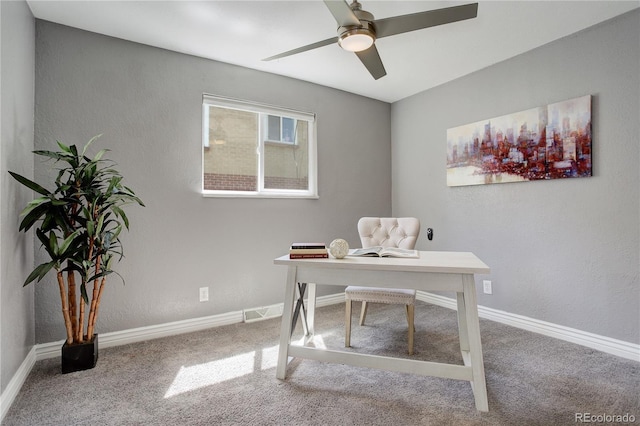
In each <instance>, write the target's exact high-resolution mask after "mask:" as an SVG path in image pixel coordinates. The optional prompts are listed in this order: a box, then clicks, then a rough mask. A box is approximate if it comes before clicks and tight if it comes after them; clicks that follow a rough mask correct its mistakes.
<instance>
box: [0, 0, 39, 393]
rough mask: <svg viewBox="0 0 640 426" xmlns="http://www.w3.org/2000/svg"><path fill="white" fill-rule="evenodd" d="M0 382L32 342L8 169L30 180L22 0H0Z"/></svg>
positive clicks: (26, 262) (25, 243)
mask: <svg viewBox="0 0 640 426" xmlns="http://www.w3.org/2000/svg"><path fill="white" fill-rule="evenodd" d="M0 21H1V25H0V28H1V35H0V45H1V48H0V55H1V56H2V58H1V61H0V63H1V70H0V76H1V77H0V88H1V90H0V98H1V99H0V119H1V120H0V129H1V136H2V139H1V142H0V224H1V225H0V259H1V263H0V316H1V320H0V354H1V355H0V382H1V383H0V384H1V388H0V390H1V391H4V390H5V388H6V386H7V384H8V383H9V381H10V380H11V378H12V377H13V375H14V374H15V372H16V371H17V370H18V367H19V366H20V364H21V363H22V361H24V359H25V357H26V356H27V354H28V352H29V350H30V349H31V347H32V346H33V344H34V312H33V292H34V290H33V286H29V287H28V288H23V287H22V283H23V282H24V279H25V278H26V277H27V275H28V274H29V272H31V270H32V269H33V233H29V234H27V235H25V234H24V233H19V232H18V224H19V218H18V215H19V213H20V210H22V208H23V207H24V206H25V205H26V204H27V203H28V202H29V201H30V200H32V199H33V194H32V192H31V191H29V190H27V189H25V188H24V187H22V186H21V185H20V184H19V183H18V182H17V181H15V180H14V179H13V178H12V177H11V176H10V175H9V173H7V171H8V170H11V171H14V172H16V173H20V174H22V175H24V176H27V177H31V176H33V154H32V153H31V151H32V150H33V102H34V93H33V90H34V88H33V81H34V69H35V65H34V64H35V56H34V46H35V21H34V19H33V15H31V11H30V10H29V7H28V6H27V4H26V3H25V2H22V1H20V2H4V1H3V2H0Z"/></svg>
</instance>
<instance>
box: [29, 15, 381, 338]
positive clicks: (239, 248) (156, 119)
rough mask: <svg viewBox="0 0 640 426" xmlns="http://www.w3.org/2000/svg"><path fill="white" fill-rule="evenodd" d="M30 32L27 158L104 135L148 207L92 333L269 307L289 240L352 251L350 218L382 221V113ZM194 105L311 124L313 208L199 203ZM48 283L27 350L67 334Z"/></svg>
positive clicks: (104, 42) (161, 56) (220, 70)
mask: <svg viewBox="0 0 640 426" xmlns="http://www.w3.org/2000/svg"><path fill="white" fill-rule="evenodd" d="M36 29H37V31H36V129H35V144H36V148H37V149H44V148H48V149H51V148H53V147H55V140H56V139H59V140H61V141H64V142H66V143H80V144H82V143H84V141H87V140H88V139H89V138H91V137H92V136H93V135H95V134H98V133H103V134H104V136H103V137H102V138H101V139H100V140H99V143H98V144H97V147H100V148H102V147H108V148H110V149H112V150H113V152H112V153H111V158H113V159H114V160H116V161H117V162H118V164H119V167H120V170H121V171H122V174H123V175H124V176H125V181H126V183H127V184H128V185H129V186H131V187H132V188H133V189H134V190H135V191H136V193H137V194H138V195H139V196H140V197H141V198H142V199H143V200H144V202H145V203H146V205H147V207H146V208H144V209H143V208H138V207H136V208H133V207H132V208H131V209H129V210H128V211H129V218H130V220H131V232H130V233H129V234H126V235H124V237H123V244H124V250H125V256H126V258H125V259H124V260H123V261H122V262H121V263H120V265H119V266H118V271H119V272H120V273H121V274H122V275H123V276H124V277H125V279H126V285H125V286H123V285H122V283H121V282H120V281H119V280H118V279H117V278H115V277H114V278H113V279H110V284H109V288H108V289H107V291H106V294H105V297H104V299H103V304H102V307H101V308H100V318H99V323H98V327H97V331H98V332H99V333H104V332H109V331H116V330H124V329H130V328H134V327H141V326H147V325H153V324H162V323H166V322H169V321H176V320H183V319H189V318H197V317H202V316H206V315H214V314H220V313H225V312H229V311H234V310H240V309H243V308H252V307H259V306H264V305H269V304H274V303H279V302H281V301H282V297H283V292H284V280H285V277H286V270H285V268H283V267H277V266H274V265H273V259H274V258H275V257H277V256H280V255H282V254H284V253H286V251H287V249H288V245H289V244H290V243H291V242H292V241H309V240H311V241H324V242H326V243H329V242H330V241H331V240H332V239H334V238H337V237H342V238H345V239H347V240H348V241H349V242H350V243H351V244H353V245H356V244H357V243H358V241H359V240H358V236H357V229H356V223H357V220H358V218H359V217H361V216H364V215H388V214H390V213H391V158H390V156H391V141H390V139H391V124H390V109H391V107H390V105H389V104H387V103H383V102H379V101H374V100H371V99H368V98H364V97H360V96H355V95H351V94H348V93H345V92H341V91H337V90H332V89H328V88H324V87H321V86H317V85H313V84H309V83H305V82H302V81H298V80H292V79H289V78H285V77H280V76H276V75H271V74H266V73H261V72H257V71H253V70H249V69H245V68H240V67H236V66H232V65H228V64H222V63H218V62H214V61H208V60H204V59H200V58H195V57H191V56H187V55H182V54H178V53H174V52H169V51H165V50H161V49H156V48H151V47H148V46H143V45H139V44H135V43H130V42H125V41H122V40H118V39H114V38H109V37H104V36H100V35H96V34H93V33H88V32H84V31H81V30H77V29H72V28H68V27H64V26H60V25H56V24H52V23H49V22H44V21H36ZM203 92H206V93H210V94H214V95H220V96H227V97H234V98H238V99H245V100H254V101H257V102H261V103H266V104H272V105H276V106H283V107H288V108H292V109H299V110H301V111H311V112H315V113H316V114H317V122H318V163H319V171H318V183H319V194H320V199H318V200H287V199H260V200H256V199H229V198H203V197H202V196H201V195H200V193H199V191H200V185H201V162H202V144H201V134H202V130H201V125H202V118H201V116H202V113H201V107H202V94H203ZM363 157H364V158H366V161H362V158H363ZM35 167H36V176H37V177H38V178H43V176H44V175H47V174H48V173H50V165H49V164H42V163H36V166H35ZM37 256H38V258H37V259H38V260H41V259H42V256H41V254H39V253H37ZM51 281H52V280H51V277H50V279H49V282H48V283H45V285H41V286H38V287H37V291H36V341H37V342H38V343H41V342H50V341H55V340H59V339H60V338H62V337H63V333H64V329H63V326H62V321H61V315H60V309H59V301H58V296H57V294H56V288H55V286H52V285H50V284H51ZM203 286H209V287H210V291H209V294H210V302H208V303H200V302H198V288H199V287H203ZM324 291H326V292H327V293H325V294H328V293H333V292H335V289H331V288H328V289H325V290H324Z"/></svg>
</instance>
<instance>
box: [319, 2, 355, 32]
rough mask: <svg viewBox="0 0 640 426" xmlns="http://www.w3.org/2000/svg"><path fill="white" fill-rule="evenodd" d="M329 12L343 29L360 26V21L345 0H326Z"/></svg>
mask: <svg viewBox="0 0 640 426" xmlns="http://www.w3.org/2000/svg"><path fill="white" fill-rule="evenodd" d="M324 4H326V5H327V8H328V9H329V12H331V14H332V15H333V17H334V18H336V22H337V23H338V25H339V26H341V27H346V26H360V20H359V19H358V17H357V16H356V15H355V14H354V13H353V10H351V8H350V7H349V5H348V4H347V3H346V2H345V1H344V0H324Z"/></svg>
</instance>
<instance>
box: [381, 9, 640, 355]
mask: <svg viewBox="0 0 640 426" xmlns="http://www.w3.org/2000/svg"><path fill="white" fill-rule="evenodd" d="M639 17H640V12H639V11H637V10H636V11H634V12H631V13H629V14H626V15H623V16H622V17H619V18H617V19H615V20H612V21H609V22H606V23H604V24H601V25H599V26H596V27H593V28H591V29H588V30H585V31H583V32H580V33H578V34H575V35H572V36H570V37H567V38H565V39H562V40H559V41H556V42H553V43H551V44H548V45H546V46H543V47H541V48H539V49H536V50H534V51H531V52H528V53H526V54H523V55H521V56H518V57H516V58H513V59H510V60H507V61H505V62H502V63H499V64H497V65H494V66H491V67H489V68H486V69H483V70H481V71H479V72H476V73H474V74H471V75H468V76H466V77H463V78H460V79H458V80H455V81H453V82H451V83H448V84H445V85H442V86H439V87H436V88H434V89H431V90H428V91H425V92H423V93H420V94H418V95H415V96H413V97H411V98H407V99H404V100H402V101H400V102H397V103H394V104H393V105H392V118H391V121H392V141H393V151H392V152H393V154H392V158H393V172H392V176H393V197H392V198H393V214H394V215H417V216H418V217H420V219H421V220H422V225H423V228H425V229H426V228H427V227H433V228H434V234H435V238H434V240H433V241H431V242H429V241H427V240H426V239H425V238H422V239H421V240H419V248H421V249H430V250H460V251H472V252H474V253H476V254H477V255H478V256H479V257H480V258H481V259H483V260H484V261H485V262H486V263H487V264H488V265H489V266H491V268H492V272H491V275H489V276H484V277H479V278H480V280H481V279H483V278H484V279H486V278H489V279H492V280H493V291H494V294H493V295H483V294H480V296H479V303H480V304H482V305H484V306H487V307H491V308H495V309H499V310H503V311H506V312H510V313H514V314H520V315H525V316H527V317H531V318H535V319H539V320H543V321H548V322H551V323H555V324H560V325H564V326H568V327H572V328H576V329H579V330H583V331H587V332H592V333H596V334H599V335H604V336H608V337H611V338H615V339H620V340H623V341H627V342H632V343H640V336H639V326H640V305H639V303H640V290H639V279H638V275H639V271H638V269H639V264H640V248H639V238H640V229H639V223H640V208H639V204H638V203H639V201H638V200H639V187H640V185H639V183H640V174H639V170H640V168H639V167H638V164H639V160H640V155H639V150H638V146H639V144H638V136H639V135H640V124H639V118H640V112H639V111H640V108H639V99H640V77H639V75H640V55H639V50H640V18H639ZM588 94H591V95H592V96H593V98H592V121H593V172H594V176H593V177H590V178H582V179H566V180H556V181H538V182H524V183H510V184H495V185H481V186H469V187H447V184H446V171H445V165H446V131H447V129H448V128H450V127H456V126H458V125H462V124H467V123H472V122H475V121H478V120H484V119H488V118H491V117H496V116H501V115H504V114H508V113H510V112H516V111H521V110H525V109H529V108H532V107H537V106H542V105H546V104H548V103H552V102H557V101H562V100H566V99H571V98H575V97H579V96H583V95H588ZM480 280H479V281H480ZM477 284H478V289H479V292H481V291H482V290H481V287H480V285H479V283H477Z"/></svg>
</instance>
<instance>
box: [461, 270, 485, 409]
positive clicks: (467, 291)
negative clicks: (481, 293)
mask: <svg viewBox="0 0 640 426" xmlns="http://www.w3.org/2000/svg"><path fill="white" fill-rule="evenodd" d="M462 283H463V288H464V293H463V301H462V302H463V303H464V307H463V308H464V309H463V311H464V315H463V318H462V320H463V321H462V322H463V324H464V325H463V326H461V327H460V326H459V327H460V329H461V330H462V329H463V328H464V327H465V326H466V328H467V331H468V333H467V339H468V340H467V343H468V346H469V356H468V358H469V362H470V363H471V371H472V376H473V381H472V382H471V388H472V389H473V395H474V397H475V401H476V409H477V410H478V411H489V402H488V399H487V384H486V381H485V377H484V361H483V358H482V342H481V341H480V320H479V318H478V301H477V298H476V284H475V280H474V279H473V275H470V274H465V275H463V276H462ZM460 308H461V306H460V296H458V310H460ZM460 319H461V315H460V312H458V321H460ZM460 343H461V345H462V344H463V343H464V341H463V338H462V337H461V338H460ZM463 358H464V350H463ZM465 364H466V361H465Z"/></svg>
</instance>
